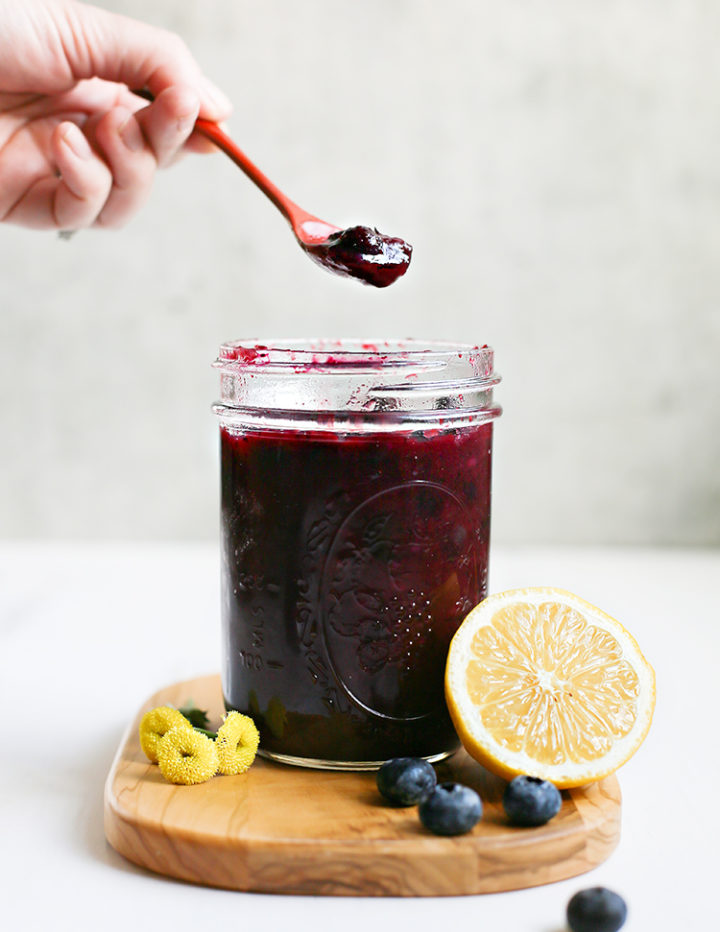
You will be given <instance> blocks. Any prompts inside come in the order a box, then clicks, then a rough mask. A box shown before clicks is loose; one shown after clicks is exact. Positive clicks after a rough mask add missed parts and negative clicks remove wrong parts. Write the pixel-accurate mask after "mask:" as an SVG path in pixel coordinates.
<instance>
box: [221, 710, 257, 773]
mask: <svg viewBox="0 0 720 932" xmlns="http://www.w3.org/2000/svg"><path fill="white" fill-rule="evenodd" d="M215 743H216V744H217V752H218V760H219V762H220V766H219V768H218V769H219V770H220V773H224V774H226V775H231V774H235V773H245V771H246V770H247V769H248V767H249V766H250V764H252V762H253V761H254V760H255V754H256V753H257V749H258V744H259V743H260V734H259V733H258V730H257V728H256V727H255V722H253V720H252V719H251V718H249V717H248V716H247V715H241V714H240V713H239V712H228V715H227V717H226V719H225V721H224V722H223V724H222V725H221V726H220V728H219V729H218V733H217V740H216V742H215Z"/></svg>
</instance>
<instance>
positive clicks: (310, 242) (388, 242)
mask: <svg viewBox="0 0 720 932" xmlns="http://www.w3.org/2000/svg"><path fill="white" fill-rule="evenodd" d="M133 93H134V94H136V95H137V96H138V97H142V98H143V99H145V100H150V101H152V100H153V99H154V98H153V95H152V94H151V93H150V92H149V91H148V90H147V89H145V88H139V89H137V90H134V91H133ZM195 130H196V131H197V132H198V133H202V135H203V136H205V137H206V138H207V139H210V140H211V141H212V142H214V143H215V145H216V146H217V147H218V148H219V149H222V151H223V152H224V153H225V154H226V155H227V156H229V157H230V158H231V159H232V160H233V162H235V164H236V165H237V166H238V168H240V169H241V170H242V171H244V172H245V174H246V175H247V176H248V178H249V179H250V180H251V181H252V182H253V183H254V184H255V185H257V187H258V188H260V190H261V191H262V192H263V194H265V196H266V197H267V198H269V200H271V201H272V203H273V204H274V205H275V207H277V209H278V210H279V211H280V213H281V214H282V215H283V217H285V219H286V220H287V221H288V223H289V224H290V226H291V227H292V231H293V233H294V234H295V239H296V240H297V241H298V243H299V245H300V247H301V248H302V249H303V250H304V251H305V252H306V253H307V255H308V256H310V257H311V258H312V259H314V260H315V262H317V263H318V265H321V266H322V267H323V268H325V269H328V271H330V272H335V273H336V274H337V275H344V276H346V277H348V278H356V279H358V280H359V281H361V282H364V283H365V284H366V285H375V287H376V288H386V287H387V286H388V285H392V283H393V282H394V281H396V280H397V279H398V278H400V276H401V275H404V274H405V272H406V271H407V267H408V265H409V264H410V256H411V254H412V246H409V245H408V244H407V243H406V242H404V240H401V239H397V238H396V237H391V236H383V235H382V233H378V231H377V230H375V229H372V228H370V227H362V226H356V227H348V228H347V229H346V230H341V229H340V228H339V227H336V226H334V225H333V224H331V223H326V222H325V221H324V220H320V219H319V218H318V217H315V216H313V215H312V214H309V213H308V212H307V211H306V210H303V209H302V207H299V206H298V205H297V204H296V203H294V201H291V200H290V198H289V197H288V196H287V195H286V194H283V192H282V191H281V190H280V189H279V188H278V186H277V185H276V184H274V183H273V182H272V181H270V179H269V178H268V177H267V175H265V174H263V172H261V171H260V169H259V168H258V167H257V165H255V164H254V163H253V162H251V161H250V159H249V158H248V157H247V156H246V155H245V153H244V152H243V151H242V149H240V147H239V146H238V145H237V143H235V142H234V140H232V139H231V138H230V137H229V136H228V135H227V133H226V132H224V131H223V130H222V129H221V128H220V127H219V126H218V124H217V123H213V122H212V121H211V120H204V119H200V118H199V119H197V120H196V121H195Z"/></svg>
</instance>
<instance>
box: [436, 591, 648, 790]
mask: <svg viewBox="0 0 720 932" xmlns="http://www.w3.org/2000/svg"><path fill="white" fill-rule="evenodd" d="M445 695H446V700H447V704H448V709H449V711H450V716H451V718H452V720H453V723H454V725H455V729H456V730H457V732H458V736H459V737H460V740H461V741H462V743H463V745H464V747H465V748H466V750H467V751H468V753H469V754H470V755H471V756H472V757H474V758H475V759H476V760H478V761H480V763H481V764H483V765H484V766H485V767H487V768H488V769H489V770H491V771H493V772H494V773H497V774H499V775H500V776H502V777H505V778H506V779H511V778H512V777H514V776H517V775H518V774H530V775H532V776H537V777H541V778H543V779H545V780H551V781H552V782H553V783H555V785H556V786H558V787H560V788H565V787H572V786H581V785H583V784H585V783H590V782H592V781H593V780H598V779H600V778H601V777H603V776H606V775H607V774H609V773H612V772H613V771H615V770H616V769H617V768H618V767H619V766H620V765H621V764H623V763H624V762H625V761H626V760H627V759H628V758H629V757H630V756H631V755H632V754H634V753H635V751H636V750H637V748H638V747H639V746H640V744H641V743H642V741H643V739H644V738H645V736H646V734H647V732H648V729H649V728H650V723H651V720H652V714H653V709H654V706H655V675H654V673H653V670H652V667H651V666H650V664H649V663H648V662H647V661H646V660H645V658H644V657H643V655H642V653H641V651H640V648H639V647H638V644H637V642H636V641H635V639H634V638H633V637H632V635H631V634H630V633H629V632H628V631H626V630H625V628H624V627H623V626H622V625H621V624H620V623H619V622H618V621H616V620H615V619H614V618H611V617H610V616H609V615H607V614H606V613H605V612H603V611H601V610H600V609H599V608H596V607H595V606H594V605H590V603H588V602H585V601H584V600H583V599H580V598H579V597H578V596H575V595H573V594H572V593H569V592H565V591H563V590H561V589H554V588H530V589H515V590H511V591H508V592H501V593H498V594H496V595H492V596H490V597H489V598H487V599H485V600H484V601H483V602H481V603H480V604H479V605H477V606H476V607H475V608H474V609H473V610H472V611H471V612H470V614H469V615H468V616H467V618H466V619H465V621H464V622H463V623H462V625H461V626H460V628H459V629H458V631H457V633H456V634H455V637H454V638H453V641H452V643H451V645H450V651H449V654H448V661H447V667H446V674H445Z"/></svg>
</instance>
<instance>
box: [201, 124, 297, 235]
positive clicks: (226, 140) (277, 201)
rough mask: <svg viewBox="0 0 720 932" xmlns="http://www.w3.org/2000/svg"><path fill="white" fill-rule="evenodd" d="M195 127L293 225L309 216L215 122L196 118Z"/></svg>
mask: <svg viewBox="0 0 720 932" xmlns="http://www.w3.org/2000/svg"><path fill="white" fill-rule="evenodd" d="M195 129H196V130H197V131H198V132H200V133H202V134H203V136H206V137H207V138H208V139H210V140H211V141H212V142H214V143H215V145H216V146H218V147H219V148H220V149H222V151H223V152H224V153H225V154H226V155H228V156H230V158H231V159H232V160H233V162H235V164H236V165H237V166H238V168H241V169H242V170H243V171H244V172H245V174H246V175H247V176H248V178H250V180H251V181H253V182H254V183H255V184H256V185H257V186H258V188H260V190H261V191H262V192H263V194H265V196H266V197H268V198H269V199H270V200H271V201H272V202H273V204H274V205H275V206H276V207H277V209H278V210H279V211H280V213H281V214H283V216H284V217H285V218H286V220H288V221H289V222H290V224H291V225H292V226H293V227H294V226H296V224H298V223H301V222H302V221H303V220H305V219H307V218H308V217H310V214H308V213H307V211H304V210H303V209H302V208H301V207H298V205H297V204H295V203H294V202H293V201H291V200H290V198H289V197H287V195H285V194H283V192H282V191H281V190H280V188H278V187H277V185H275V184H273V183H272V181H270V179H269V178H268V177H267V175H265V174H264V173H263V172H261V171H260V169H259V168H258V167H257V165H255V164H254V163H253V162H251V161H250V159H249V158H248V157H247V156H246V155H245V153H244V152H243V151H242V149H241V148H240V147H239V146H238V145H237V144H236V143H235V142H233V140H232V139H231V138H230V137H229V136H228V134H227V133H225V132H223V130H221V129H220V127H219V126H218V125H217V123H213V122H212V121H211V120H203V119H198V120H196V121H195Z"/></svg>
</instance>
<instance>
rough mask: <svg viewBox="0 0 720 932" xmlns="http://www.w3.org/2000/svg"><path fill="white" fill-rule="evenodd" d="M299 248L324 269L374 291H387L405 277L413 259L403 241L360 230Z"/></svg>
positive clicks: (370, 229) (369, 229)
mask: <svg viewBox="0 0 720 932" xmlns="http://www.w3.org/2000/svg"><path fill="white" fill-rule="evenodd" d="M300 245H301V246H302V248H303V249H304V250H305V252H306V253H307V254H308V255H309V256H310V258H311V259H313V260H314V261H315V262H317V263H318V265H321V266H322V267H323V268H324V269H328V270H329V271H330V272H335V273H336V274H337V275H346V276H348V277H349V278H357V279H359V280H360V281H361V282H364V283H365V284H366V285H375V287H376V288H386V287H387V286H388V285H392V283H393V282H394V281H396V280H397V279H398V278H400V276H401V275H404V274H405V272H407V268H408V266H409V265H410V257H411V256H412V246H410V245H409V244H408V243H406V242H405V240H402V239H398V238H397V237H392V236H383V234H382V233H379V232H378V231H377V230H375V229H372V228H371V227H362V226H357V227H348V228H347V229H346V230H338V231H337V233H332V234H331V235H330V236H328V238H327V239H326V240H323V241H322V242H320V243H307V244H306V243H302V242H301V244H300Z"/></svg>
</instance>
